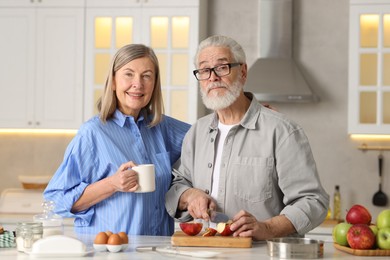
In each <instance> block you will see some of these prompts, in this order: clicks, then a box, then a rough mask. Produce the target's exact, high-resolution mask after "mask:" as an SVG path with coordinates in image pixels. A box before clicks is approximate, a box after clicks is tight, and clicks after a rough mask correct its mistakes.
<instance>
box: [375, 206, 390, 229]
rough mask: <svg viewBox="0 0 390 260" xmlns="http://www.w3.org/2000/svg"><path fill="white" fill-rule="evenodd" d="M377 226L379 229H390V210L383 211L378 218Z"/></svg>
mask: <svg viewBox="0 0 390 260" xmlns="http://www.w3.org/2000/svg"><path fill="white" fill-rule="evenodd" d="M376 226H377V227H378V229H382V228H385V227H390V209H385V210H382V211H381V212H380V213H379V215H378V217H377V218H376Z"/></svg>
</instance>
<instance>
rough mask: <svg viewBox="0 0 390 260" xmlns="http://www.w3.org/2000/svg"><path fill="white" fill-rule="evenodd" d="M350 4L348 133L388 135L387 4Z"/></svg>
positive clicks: (377, 0) (354, 0)
mask: <svg viewBox="0 0 390 260" xmlns="http://www.w3.org/2000/svg"><path fill="white" fill-rule="evenodd" d="M350 3H351V5H350V25H349V26H350V28H349V29H350V34H349V93H348V97H349V100H348V106H349V107H348V110H349V111H348V120H349V122H348V132H349V133H350V134H390V2H389V1H388V0H370V1H368V0H351V1H350Z"/></svg>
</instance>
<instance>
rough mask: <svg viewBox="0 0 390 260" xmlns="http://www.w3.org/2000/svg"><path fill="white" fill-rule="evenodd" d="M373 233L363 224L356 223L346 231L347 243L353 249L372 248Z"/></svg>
mask: <svg viewBox="0 0 390 260" xmlns="http://www.w3.org/2000/svg"><path fill="white" fill-rule="evenodd" d="M375 240H376V238H375V235H374V232H372V230H371V228H370V227H369V226H368V225H365V224H356V225H353V226H352V227H350V228H349V230H348V232H347V241H348V245H349V246H350V247H351V248H353V249H372V248H373V247H374V245H375Z"/></svg>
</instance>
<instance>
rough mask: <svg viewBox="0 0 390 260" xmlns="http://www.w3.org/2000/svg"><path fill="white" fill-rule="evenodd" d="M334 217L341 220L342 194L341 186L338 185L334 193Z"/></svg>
mask: <svg viewBox="0 0 390 260" xmlns="http://www.w3.org/2000/svg"><path fill="white" fill-rule="evenodd" d="M333 219H334V220H337V221H339V220H341V195H340V186H339V185H336V186H335V189H334V194H333Z"/></svg>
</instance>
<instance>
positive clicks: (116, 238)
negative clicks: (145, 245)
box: [107, 234, 122, 245]
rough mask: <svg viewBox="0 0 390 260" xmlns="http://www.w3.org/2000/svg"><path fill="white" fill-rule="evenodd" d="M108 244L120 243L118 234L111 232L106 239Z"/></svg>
mask: <svg viewBox="0 0 390 260" xmlns="http://www.w3.org/2000/svg"><path fill="white" fill-rule="evenodd" d="M107 244H109V245H122V239H121V237H120V236H119V235H118V234H112V235H111V236H110V237H109V238H108V241H107Z"/></svg>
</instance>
